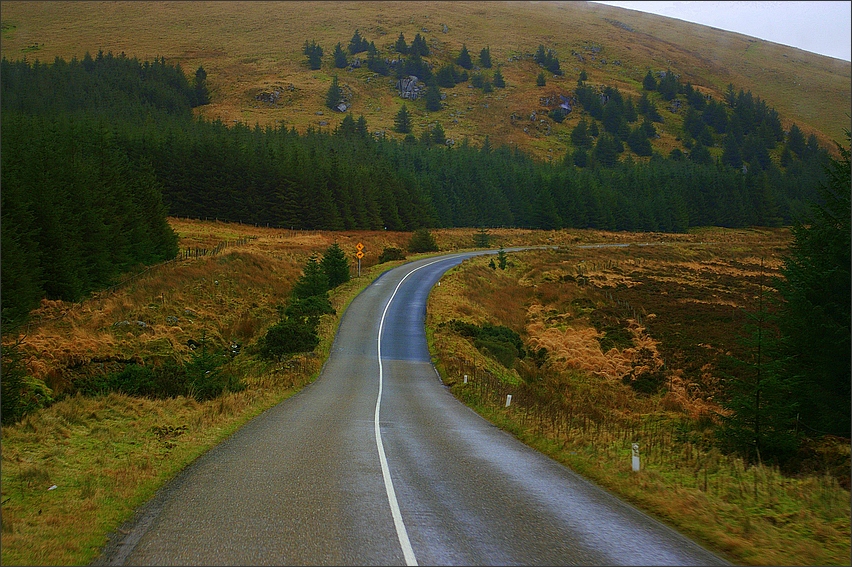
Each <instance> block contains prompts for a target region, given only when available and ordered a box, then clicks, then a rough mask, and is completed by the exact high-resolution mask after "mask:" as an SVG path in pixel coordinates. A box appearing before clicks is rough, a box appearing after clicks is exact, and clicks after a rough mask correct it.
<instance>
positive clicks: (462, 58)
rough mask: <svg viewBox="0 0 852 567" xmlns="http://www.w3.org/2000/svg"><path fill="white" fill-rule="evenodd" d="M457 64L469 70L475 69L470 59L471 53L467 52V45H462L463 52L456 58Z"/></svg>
mask: <svg viewBox="0 0 852 567" xmlns="http://www.w3.org/2000/svg"><path fill="white" fill-rule="evenodd" d="M456 64H457V65H458V66H459V67H462V68H464V69H468V70H470V69H472V68H473V61H471V59H470V53H468V51H467V45H465V44H462V48H461V52H460V53H459V56H458V57H456Z"/></svg>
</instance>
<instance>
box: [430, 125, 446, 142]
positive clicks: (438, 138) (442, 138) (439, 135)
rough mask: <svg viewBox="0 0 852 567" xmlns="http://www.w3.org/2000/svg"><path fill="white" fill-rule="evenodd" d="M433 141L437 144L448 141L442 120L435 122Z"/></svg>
mask: <svg viewBox="0 0 852 567" xmlns="http://www.w3.org/2000/svg"><path fill="white" fill-rule="evenodd" d="M432 143H433V144H435V145H437V146H443V145H444V144H446V143H447V136H446V134H445V133H444V128H443V127H442V126H441V123H440V122H438V123H437V124H435V127H434V128H432Z"/></svg>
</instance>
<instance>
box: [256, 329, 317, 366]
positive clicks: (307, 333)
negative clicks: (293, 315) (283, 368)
mask: <svg viewBox="0 0 852 567" xmlns="http://www.w3.org/2000/svg"><path fill="white" fill-rule="evenodd" d="M318 344H319V336H318V335H317V332H316V328H315V327H314V326H313V325H311V324H310V323H308V322H306V321H300V320H298V319H284V320H283V321H279V322H278V323H276V324H275V325H273V326H272V327H270V328H269V330H268V331H267V332H266V335H265V336H264V337H263V339H262V340H261V345H260V354H261V356H263V357H264V358H270V359H276V360H278V361H281V360H283V359H284V358H286V357H288V356H292V355H294V354H297V353H300V352H311V351H312V350H314V349H315V348H316V347H317V345H318Z"/></svg>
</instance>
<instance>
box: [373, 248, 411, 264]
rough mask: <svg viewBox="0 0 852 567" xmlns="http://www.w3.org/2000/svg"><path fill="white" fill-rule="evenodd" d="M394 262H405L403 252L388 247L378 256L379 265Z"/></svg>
mask: <svg viewBox="0 0 852 567" xmlns="http://www.w3.org/2000/svg"><path fill="white" fill-rule="evenodd" d="M394 260H405V252H403V251H402V250H401V249H400V248H394V247H393V246H389V247H387V248H385V249H384V250H382V253H381V254H379V264H382V263H384V262H392V261H394Z"/></svg>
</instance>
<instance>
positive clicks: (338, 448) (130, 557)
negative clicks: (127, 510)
mask: <svg viewBox="0 0 852 567" xmlns="http://www.w3.org/2000/svg"><path fill="white" fill-rule="evenodd" d="M468 256H470V254H461V255H452V256H445V257H441V258H439V259H428V260H420V261H416V262H413V263H410V264H406V265H404V266H402V267H400V268H397V269H395V270H392V271H390V272H387V273H386V274H384V275H383V276H382V277H380V278H379V279H378V280H376V281H375V282H374V283H373V284H372V285H370V286H369V287H367V288H366V289H365V290H364V291H363V292H362V293H361V294H360V295H359V296H358V297H357V298H356V299H355V300H354V301H353V302H352V303H351V304H350V307H349V308H348V309H347V311H346V313H345V314H344V316H343V318H342V320H341V324H340V328H339V330H338V334H337V337H336V339H335V342H334V345H333V348H332V351H331V354H330V356H329V359H328V361H327V362H326V365H325V367H324V368H323V371H322V373H321V375H320V377H319V378H318V379H317V380H316V381H315V382H314V383H313V384H311V385H310V386H308V387H306V388H305V389H304V390H302V391H301V392H300V393H299V394H297V395H296V396H293V397H292V398H290V399H288V400H286V401H284V402H282V403H281V404H279V405H277V406H275V407H274V408H272V409H270V410H269V411H267V412H265V413H264V414H262V415H261V416H259V417H257V418H256V419H254V420H253V421H251V422H250V423H249V424H247V425H246V426H245V427H243V428H242V429H240V430H239V431H238V432H236V433H235V434H234V435H232V436H231V437H230V438H229V439H227V440H226V441H225V442H223V443H222V444H220V445H219V446H217V447H216V448H214V449H213V450H211V451H209V452H208V453H206V454H205V455H204V456H203V457H201V458H200V459H198V460H197V461H196V462H195V463H193V464H192V465H191V466H189V467H188V468H187V469H185V470H184V471H183V472H182V473H181V474H180V475H179V476H178V477H177V478H176V479H175V480H174V481H172V482H171V483H169V485H167V486H166V487H165V488H164V489H163V490H161V491H160V492H158V494H157V495H156V496H155V498H154V499H153V500H152V501H151V502H150V503H149V504H148V505H146V506H145V507H144V508H143V509H142V510H141V511H140V513H139V514H138V517H137V520H135V521H134V523H133V524H132V525H128V526H125V527H124V530H123V532H122V535H121V537H120V538H113V541H112V543H111V544H110V545H109V546H108V547H107V548H106V549H105V551H104V553H103V555H102V556H101V557H100V558H99V560H98V561H97V562H96V564H110V565H294V564H296V565H406V564H407V565H415V564H419V565H619V564H630V565H636V564H645V565H716V564H725V562H724V561H722V560H721V559H720V558H718V557H716V556H714V555H713V554H711V553H709V552H708V551H706V550H705V549H703V548H701V547H700V546H698V545H696V544H695V543H693V542H692V541H690V540H688V539H686V538H685V537H683V536H681V535H679V534H678V533H676V532H675V531H673V530H671V529H670V528H668V527H666V526H664V525H662V524H661V523H659V522H657V521H655V520H654V519H652V518H650V517H649V516H647V515H645V514H643V513H642V512H640V511H638V510H636V509H635V508H633V507H631V506H629V505H627V504H625V503H623V502H621V501H619V500H618V499H616V498H614V497H613V496H612V495H610V494H609V493H607V492H605V491H603V490H601V489H600V488H597V487H596V486H594V485H592V484H591V483H589V482H588V481H586V480H584V479H583V478H581V477H579V476H578V475H576V474H574V473H573V472H571V471H570V470H569V469H567V468H566V467H564V466H562V465H561V464H559V463H557V462H555V461H553V460H552V459H550V458H548V457H545V456H543V455H542V454H540V453H538V452H536V451H534V450H532V449H529V448H528V447H526V446H525V445H523V444H522V443H520V442H519V441H517V440H515V439H514V438H513V437H511V436H510V435H508V434H506V433H504V432H502V431H500V430H499V429H497V428H495V427H494V426H492V425H490V424H489V423H488V422H486V421H485V420H483V419H482V418H480V417H479V416H478V415H476V414H475V413H474V412H473V411H471V410H470V409H468V408H467V407H465V406H464V405H463V404H461V403H459V402H458V401H457V400H456V399H455V398H454V397H453V396H452V395H451V394H450V393H449V391H448V390H447V388H446V387H444V386H443V384H442V383H441V381H440V378H439V377H438V375H437V373H436V371H435V369H434V368H433V366H432V364H431V361H430V357H429V353H428V349H427V346H426V339H425V336H424V333H423V322H424V317H425V310H426V299H427V297H428V294H429V290H430V289H431V288H432V286H433V285H434V284H435V283H436V282H437V281H438V280H439V279H440V277H441V275H442V274H443V273H444V272H445V271H446V270H448V269H450V268H451V267H452V266H455V265H457V264H458V263H460V262H461V261H462V260H463V259H464V258H465V257H468ZM389 301H390V303H389ZM380 337H381V338H380ZM124 534H126V535H124Z"/></svg>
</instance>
